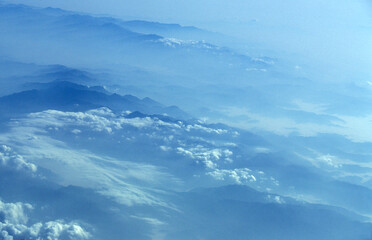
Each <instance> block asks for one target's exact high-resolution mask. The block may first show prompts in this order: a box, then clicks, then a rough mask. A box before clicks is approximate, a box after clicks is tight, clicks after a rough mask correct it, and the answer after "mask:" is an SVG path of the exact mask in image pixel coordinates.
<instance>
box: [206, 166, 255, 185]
mask: <svg viewBox="0 0 372 240" xmlns="http://www.w3.org/2000/svg"><path fill="white" fill-rule="evenodd" d="M207 175H209V176H211V177H213V178H214V179H216V180H220V181H223V180H227V181H232V182H233V183H236V184H245V183H248V182H256V181H257V179H256V177H255V176H254V175H253V174H252V170H250V169H249V168H239V169H233V170H227V169H216V170H214V171H212V172H208V173H207Z"/></svg>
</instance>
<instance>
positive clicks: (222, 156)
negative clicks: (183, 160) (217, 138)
mask: <svg viewBox="0 0 372 240" xmlns="http://www.w3.org/2000/svg"><path fill="white" fill-rule="evenodd" d="M177 153H179V154H182V155H184V156H186V157H188V158H191V159H195V160H196V163H200V162H202V163H204V165H205V166H206V167H207V168H212V169H213V168H216V167H217V166H218V163H217V162H218V161H219V160H224V161H226V162H232V160H231V158H230V157H231V156H232V155H233V152H232V151H230V150H228V149H219V148H213V149H209V148H206V147H203V146H201V145H197V146H195V147H191V148H184V147H177Z"/></svg>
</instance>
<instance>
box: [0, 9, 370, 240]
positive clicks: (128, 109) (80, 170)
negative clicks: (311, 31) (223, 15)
mask: <svg viewBox="0 0 372 240" xmlns="http://www.w3.org/2000/svg"><path fill="white" fill-rule="evenodd" d="M256 22H257V21H252V22H249V24H261V23H259V22H258V23H256ZM370 23H371V22H365V25H363V26H359V25H358V26H357V27H356V28H357V29H359V28H360V29H361V30H360V29H359V30H360V32H358V31H359V30H358V31H357V30H355V29H354V30H355V33H356V34H357V36H360V37H361V38H363V39H364V37H365V36H368V37H370V36H371V35H370V34H369V33H368V31H369V32H370V30H371V26H372V25H370ZM226 24H227V23H226ZM350 25H352V24H351V23H350ZM353 26H354V25H353ZM267 29H269V30H268V31H269V32H270V31H273V32H275V31H278V29H275V30H273V29H271V28H270V27H268V28H267ZM267 29H266V30H267ZM366 29H367V30H366ZM368 29H369V30H368ZM242 31H244V29H242ZM247 31H248V30H247ZM283 31H284V32H285V33H287V32H286V30H285V29H284V27H283ZM335 31H336V30H335ZM304 32H305V30H304ZM242 34H243V33H242ZM251 34H253V33H251ZM304 34H305V33H304ZM358 34H360V35H358ZM252 39H254V41H253V40H252V42H247V40H244V39H239V37H238V35H236V34H235V35H234V34H231V33H223V32H222V31H221V33H220V32H218V31H216V29H212V30H207V28H203V27H197V26H186V25H185V26H184V25H183V24H179V23H161V22H159V21H155V20H154V21H150V20H149V21H147V20H146V21H145V20H142V19H141V18H138V19H136V18H134V17H133V18H131V19H124V18H120V17H117V16H115V15H103V14H101V15H100V14H96V13H94V14H93V13H88V12H81V11H72V10H64V9H61V8H54V7H45V6H43V7H36V6H29V5H22V4H13V3H9V2H0V239H1V240H58V239H60V240H75V239H76V240H83V239H84V240H85V239H93V240H106V239H112V240H134V239H135V240H141V239H144V240H145V239H146V240H147V239H148V240H150V239H151V240H178V239H179V240H191V239H192V240H194V239H195V240H196V239H198V240H212V239H213V240H222V239H223V240H225V239H232V240H238V239H242V240H272V239H275V240H314V239H316V240H332V239H334V240H371V239H372V125H371V122H372V108H371V103H372V79H371V78H370V77H371V75H370V73H371V72H370V69H364V70H363V71H359V70H357V69H358V67H361V66H362V64H364V63H365V62H364V61H362V60H361V62H360V65H359V66H356V65H358V62H354V64H355V66H354V65H349V67H348V68H345V69H344V68H342V67H341V66H342V64H341V60H340V62H337V63H336V62H334V63H333V64H334V65H332V69H333V70H332V71H331V70H329V69H326V68H327V66H329V67H330V66H331V65H326V64H325V63H319V62H317V61H316V60H315V57H314V56H309V58H306V57H304V56H302V57H299V56H297V55H294V54H290V53H288V52H283V51H282V50H280V49H279V47H277V48H275V46H274V45H270V44H269V43H267V42H266V43H265V44H267V45H263V43H262V44H258V43H257V41H258V40H257V39H255V38H254V37H253V36H252ZM366 39H367V38H366ZM368 39H371V38H368ZM314 41H315V40H314ZM246 45H249V46H250V47H249V48H247V47H246ZM255 47H257V48H255ZM292 47H293V49H292V50H295V49H296V48H295V47H294V46H292ZM289 48H290V47H289ZM252 49H254V50H252ZM370 50H371V49H366V52H370ZM313 51H314V52H316V51H322V50H320V49H318V48H316V47H314V49H313ZM314 55H315V54H314ZM330 58H331V57H330ZM360 58H361V59H366V58H364V56H360ZM319 65H321V66H319ZM330 68H331V67H330Z"/></svg>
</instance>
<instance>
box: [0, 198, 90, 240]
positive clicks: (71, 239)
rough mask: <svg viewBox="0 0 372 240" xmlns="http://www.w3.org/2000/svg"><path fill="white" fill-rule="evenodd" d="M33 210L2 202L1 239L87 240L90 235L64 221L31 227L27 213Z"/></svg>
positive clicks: (0, 214)
mask: <svg viewBox="0 0 372 240" xmlns="http://www.w3.org/2000/svg"><path fill="white" fill-rule="evenodd" d="M31 210H33V207H32V205H31V204H28V203H21V202H17V203H5V202H2V201H1V200H0V238H1V239H4V240H24V239H28V240H41V239H46V240H58V239H64V240H85V239H89V238H90V236H91V235H90V233H88V232H87V231H85V230H84V229H83V228H82V227H81V226H80V225H79V224H77V223H74V222H70V223H65V222H64V221H63V220H56V221H49V222H45V223H42V222H38V223H35V224H32V225H30V226H28V225H27V223H28V216H27V212H29V211H31Z"/></svg>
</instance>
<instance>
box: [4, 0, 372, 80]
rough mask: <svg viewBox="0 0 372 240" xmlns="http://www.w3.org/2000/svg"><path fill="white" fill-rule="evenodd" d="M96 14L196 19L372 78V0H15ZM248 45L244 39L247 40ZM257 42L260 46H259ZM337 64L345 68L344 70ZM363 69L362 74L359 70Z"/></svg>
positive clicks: (278, 51) (343, 74)
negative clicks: (371, 68) (371, 69)
mask: <svg viewBox="0 0 372 240" xmlns="http://www.w3.org/2000/svg"><path fill="white" fill-rule="evenodd" d="M11 2H14V3H25V4H28V5H36V6H43V7H46V6H50V7H59V8H63V9H68V10H73V11H82V12H88V13H93V14H103V15H110V16H117V17H121V18H124V19H143V20H149V21H159V22H166V23H179V24H182V25H194V26H197V27H201V28H204V29H208V30H212V31H217V32H220V33H224V34H227V35H229V36H233V37H235V38H238V39H240V41H242V42H243V43H246V44H245V46H246V47H245V48H244V49H241V50H243V51H248V53H249V54H266V53H268V52H270V55H271V56H273V55H276V56H280V57H283V56H284V58H289V59H291V58H294V59H296V60H297V61H300V62H301V61H303V62H304V63H305V62H310V63H311V64H312V65H313V67H314V68H316V70H317V71H324V72H327V71H331V72H332V71H333V72H336V73H337V72H338V75H337V74H335V77H336V76H337V78H352V77H357V78H369V79H371V78H372V74H371V71H370V70H369V68H370V66H371V63H372V57H371V56H372V46H371V42H372V31H371V29H372V18H371V14H370V13H371V11H372V10H371V9H372V8H371V5H372V4H371V3H370V1H368V0H353V1H351V0H329V1H321V0H314V1H309V0H284V1H275V0H261V1H253V0H231V1H212V0H204V1H196V0H188V1H180V0H179V1H174V0H156V1H149V0H125V1H118V0H106V1H98V0H81V1H74V0H42V1H41V0H27V1H25V0H14V1H11ZM243 46H244V44H243ZM253 46H254V47H253ZM335 69H342V71H338V70H335ZM355 72H358V74H360V76H355Z"/></svg>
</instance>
